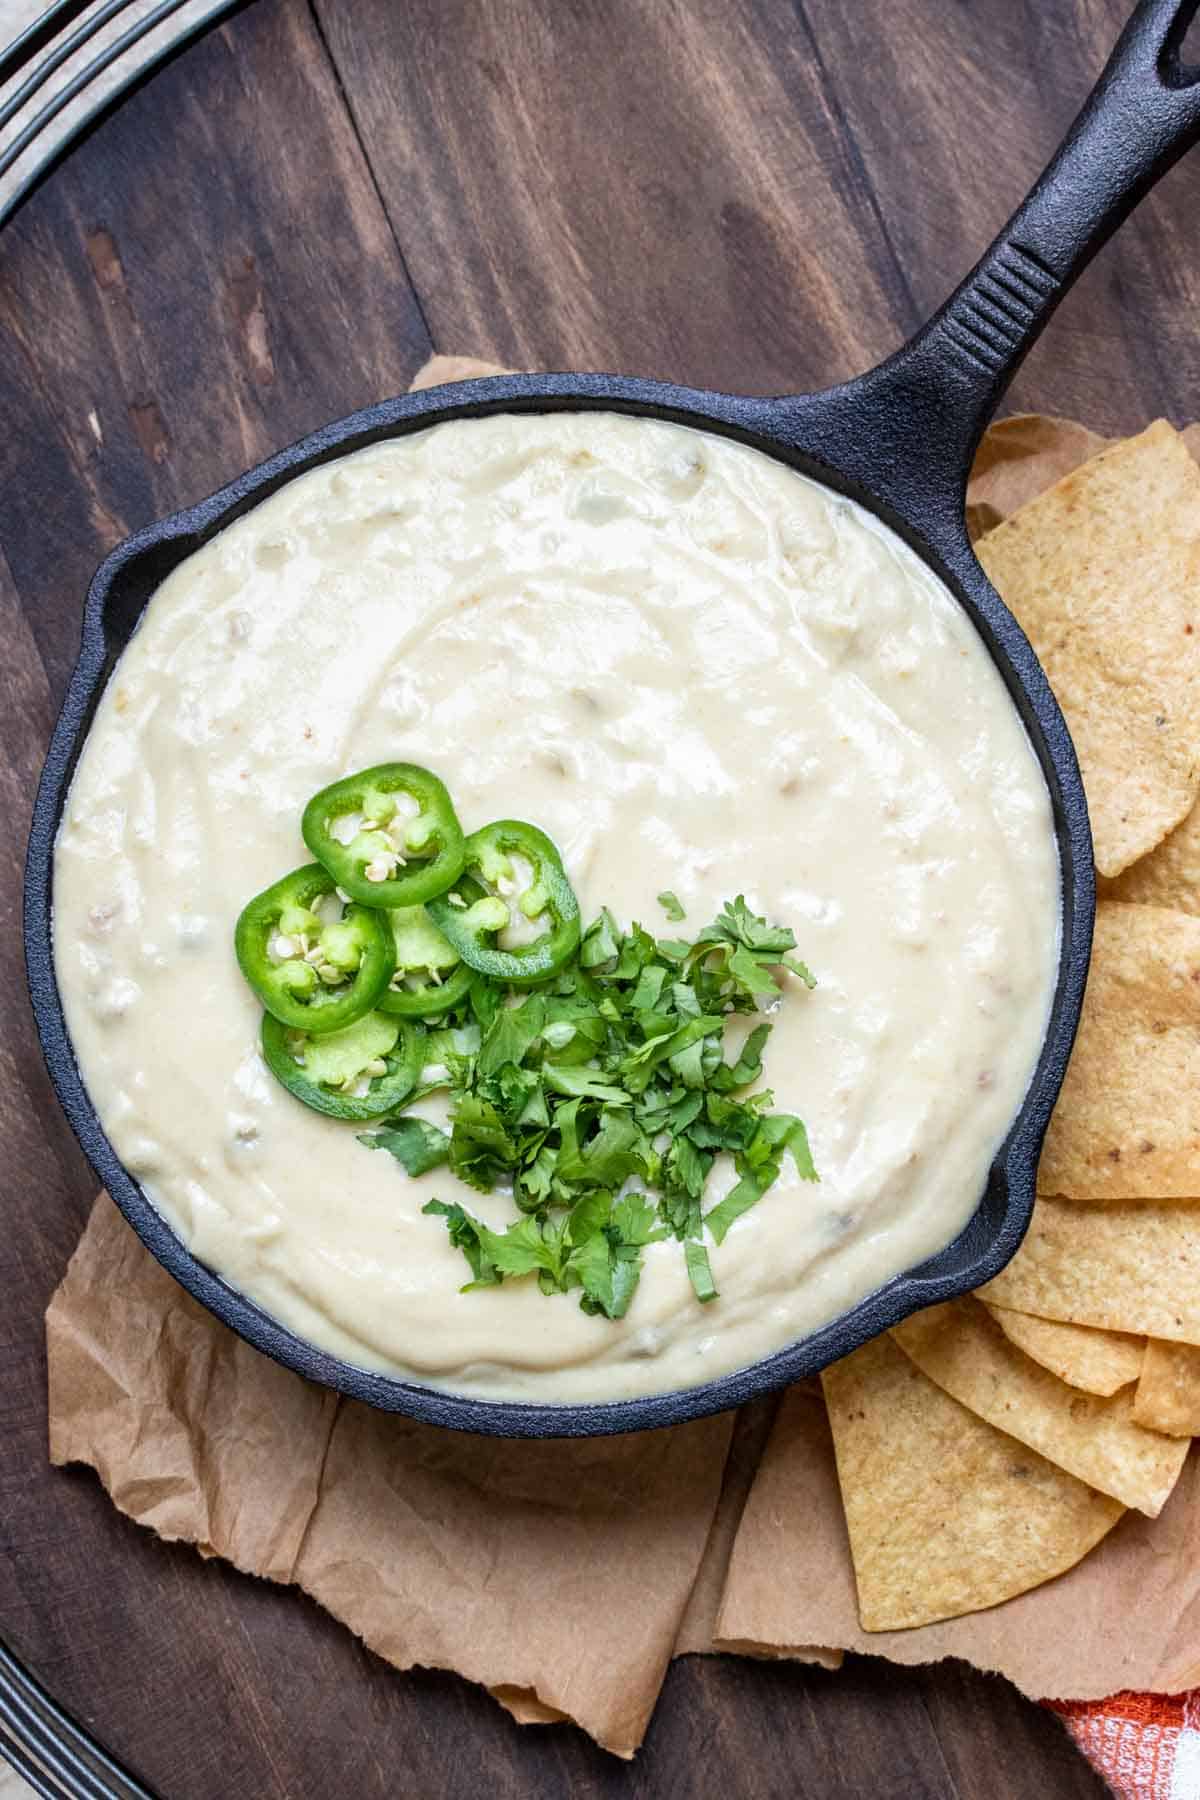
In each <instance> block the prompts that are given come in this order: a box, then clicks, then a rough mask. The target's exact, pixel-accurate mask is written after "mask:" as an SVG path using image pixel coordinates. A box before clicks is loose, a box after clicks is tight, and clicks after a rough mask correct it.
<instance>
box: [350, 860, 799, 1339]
mask: <svg viewBox="0 0 1200 1800" xmlns="http://www.w3.org/2000/svg"><path fill="white" fill-rule="evenodd" d="M659 901H660V904H661V905H662V907H663V909H664V911H665V912H666V914H667V916H668V918H669V919H670V920H671V921H672V923H676V922H678V921H679V920H680V919H682V918H683V916H684V912H683V908H682V906H680V904H679V902H678V900H677V899H676V897H675V895H674V894H672V893H670V892H664V893H663V894H661V895H660V896H659ZM795 942H796V940H795V937H794V935H793V933H792V932H791V931H790V930H788V929H787V928H786V927H785V926H778V925H770V924H768V922H767V921H766V919H763V918H759V917H758V916H757V915H756V914H755V913H754V912H752V911H751V909H750V907H749V906H748V905H747V903H746V900H745V898H744V897H743V896H741V895H739V896H738V898H737V899H736V900H732V901H729V902H728V903H727V904H726V905H725V906H724V907H723V908H722V910H721V912H720V914H719V916H718V917H717V918H716V919H715V920H714V922H713V923H712V924H711V925H709V926H707V927H706V928H705V930H703V931H701V932H700V933H699V934H698V935H697V937H696V938H695V939H694V940H693V941H692V942H686V941H684V940H680V939H663V938H660V939H656V938H654V937H652V936H651V934H650V933H649V932H647V931H645V930H643V929H642V927H641V926H640V925H634V926H632V927H631V928H630V929H629V930H628V931H625V930H623V929H622V928H621V926H620V925H619V924H618V923H617V921H616V919H615V918H614V917H613V915H612V914H611V913H610V912H607V911H605V912H602V913H601V914H600V916H599V917H598V918H597V919H596V920H595V922H594V923H593V924H592V925H591V926H589V928H588V929H587V930H586V931H585V932H584V934H583V936H582V939H581V941H580V946H579V951H578V954H577V956H576V958H575V959H574V960H573V961H572V962H571V963H569V964H568V965H567V967H566V968H565V969H562V970H560V971H559V973H558V974H557V975H555V976H553V977H551V978H550V979H549V980H548V981H547V982H546V983H544V984H543V985H542V986H541V987H540V988H538V989H536V990H535V991H533V992H528V993H517V992H512V991H510V992H506V991H504V990H502V989H500V988H497V987H495V986H494V985H492V984H490V983H487V982H484V981H478V982H476V983H475V984H474V985H473V987H472V989H471V991H470V993H469V995H468V997H467V998H466V999H465V1000H464V1001H463V1002H462V1004H461V1006H460V1007H459V1008H458V1009H457V1010H456V1011H455V1012H454V1013H452V1014H451V1015H449V1016H448V1017H447V1018H446V1020H445V1021H444V1023H443V1026H442V1028H441V1029H440V1030H439V1031H438V1032H436V1033H434V1034H431V1037H430V1043H429V1050H430V1054H431V1061H430V1062H429V1064H428V1066H427V1068H426V1071H425V1078H424V1081H423V1084H422V1085H421V1086H420V1087H419V1088H418V1089H417V1090H416V1092H415V1093H414V1094H413V1095H412V1096H410V1097H409V1099H408V1100H407V1101H406V1103H405V1106H406V1108H407V1107H410V1106H411V1105H413V1103H414V1102H415V1101H416V1100H419V1099H420V1098H422V1097H424V1096H425V1095H427V1094H429V1093H430V1092H432V1091H434V1089H435V1088H441V1089H444V1090H449V1093H450V1097H451V1117H450V1130H449V1132H448V1133H447V1132H446V1131H443V1130H441V1129H439V1127H437V1126H436V1125H432V1124H430V1123H428V1122H427V1121H426V1120H424V1119H420V1118H418V1117H416V1116H414V1115H413V1114H412V1113H410V1112H408V1111H406V1110H403V1109H402V1110H401V1112H400V1113H399V1114H398V1115H396V1116H394V1117H392V1118H390V1119H388V1120H386V1121H385V1122H384V1123H383V1125H382V1126H381V1127H379V1128H377V1129H376V1130H374V1131H372V1132H369V1133H364V1134H363V1136H362V1138H361V1140H360V1141H361V1142H362V1143H364V1144H367V1145H368V1146H369V1147H370V1148H371V1149H376V1150H387V1151H389V1152H390V1153H391V1154H392V1155H393V1156H394V1157H396V1159H397V1160H398V1161H399V1162H400V1163H402V1164H403V1166H404V1167H405V1169H407V1170H408V1172H409V1173H410V1174H412V1175H418V1174H424V1173H426V1172H427V1171H428V1170H430V1169H434V1168H438V1167H440V1166H442V1165H446V1166H448V1167H449V1168H450V1170H451V1171H452V1173H453V1174H455V1175H456V1176H458V1178H459V1179H460V1180H461V1181H463V1182H465V1183H466V1184H467V1186H469V1187H472V1188H475V1189H476V1190H477V1191H478V1192H480V1193H491V1192H493V1191H494V1190H495V1189H497V1188H499V1187H504V1188H505V1189H511V1192H512V1198H513V1203H514V1206H515V1208H516V1213H517V1216H516V1217H515V1218H514V1219H513V1221H512V1223H511V1224H509V1225H508V1227H507V1229H506V1230H504V1231H495V1230H493V1229H492V1228H491V1227H490V1226H488V1225H487V1224H485V1223H484V1221H483V1220H481V1219H479V1218H476V1217H475V1216H474V1215H473V1214H472V1213H471V1212H469V1211H468V1210H467V1209H466V1207H464V1206H462V1205H460V1204H459V1203H458V1202H453V1203H447V1202H444V1201H442V1200H431V1201H430V1202H429V1204H428V1205H427V1206H426V1207H425V1209H424V1210H425V1211H426V1212H427V1213H430V1214H433V1215H435V1216H438V1217H441V1218H442V1219H444V1220H445V1223H446V1229H447V1231H448V1233H449V1236H450V1241H451V1243H452V1244H454V1245H455V1247H456V1248H457V1249H459V1250H461V1251H462V1253H463V1256H464V1258H465V1259H466V1263H467V1266H468V1269H469V1271H470V1275H471V1279H470V1281H469V1282H468V1283H467V1288H476V1287H492V1286H495V1285H496V1284H498V1283H500V1282H503V1281H505V1280H516V1279H520V1278H522V1277H528V1276H536V1277H537V1280H538V1283H539V1285H540V1286H541V1288H542V1290H543V1292H545V1293H548V1294H554V1293H570V1292H572V1291H577V1292H578V1293H579V1304H580V1306H581V1307H582V1308H583V1310H584V1311H585V1312H588V1313H597V1314H600V1315H602V1316H603V1317H605V1318H609V1319H619V1318H621V1317H622V1316H623V1315H624V1313H625V1312H626V1311H627V1309H628V1307H629V1304H630V1302H631V1300H632V1299H633V1295H634V1293H635V1291H636V1289H637V1285H638V1281H639V1279H640V1276H641V1268H642V1254H643V1251H644V1249H645V1247H646V1246H647V1245H648V1244H653V1243H658V1242H660V1241H662V1240H664V1239H668V1238H676V1239H678V1240H679V1241H680V1243H681V1244H682V1246H683V1256H684V1262H685V1266H686V1268H687V1272H688V1277H689V1279H690V1281H691V1285H692V1289H693V1291H694V1293H695V1295H696V1298H697V1300H698V1301H700V1302H701V1303H703V1304H708V1303H709V1302H710V1301H712V1300H714V1299H716V1297H717V1286H716V1282H715V1281H714V1279H713V1272H712V1268H711V1265H710V1263H709V1255H708V1249H707V1247H706V1239H708V1240H711V1242H712V1243H714V1244H718V1245H719V1244H721V1243H722V1242H723V1241H724V1238H725V1235H726V1233H727V1232H728V1231H729V1229H730V1227H731V1226H732V1225H733V1223H734V1221H735V1220H736V1219H739V1218H741V1216H742V1215H743V1214H744V1213H746V1212H747V1211H748V1210H749V1209H750V1208H751V1207H752V1206H754V1205H755V1204H756V1203H757V1201H758V1200H760V1199H761V1198H762V1196H763V1194H765V1193H766V1191H767V1189H768V1188H769V1187H770V1186H771V1184H772V1183H773V1182H774V1181H776V1180H777V1179H778V1177H779V1174H780V1171H781V1170H782V1167H783V1163H784V1160H785V1158H786V1157H787V1156H790V1157H791V1158H792V1161H793V1163H794V1164H795V1167H796V1170H797V1172H798V1173H799V1174H800V1176H801V1177H802V1178H803V1179H804V1180H806V1181H815V1180H816V1179H817V1172H816V1169H815V1167H814V1165H813V1160H812V1155H811V1152H810V1150H809V1145H808V1138H807V1135H806V1133H805V1129H804V1126H803V1124H802V1122H801V1121H800V1120H799V1119H797V1118H794V1117H793V1116H792V1115H791V1114H789V1113H773V1112H772V1111H771V1110H770V1108H771V1105H772V1097H771V1095H770V1093H768V1092H764V1091H762V1090H761V1089H760V1090H758V1091H756V1092H752V1093H751V1092H747V1090H748V1089H749V1088H751V1086H752V1085H753V1084H754V1083H755V1082H757V1081H759V1080H760V1078H761V1076H762V1072H763V1054H764V1051H765V1049H766V1045H767V1041H768V1039H769V1037H770V1034H771V1026H770V1022H769V1021H768V1020H765V1019H763V1018H761V1016H759V1017H758V1019H757V1022H755V1023H754V1024H753V1025H752V1027H751V1029H750V1030H749V1031H748V1032H747V1033H746V1034H745V1036H744V1038H743V1039H740V1040H739V1041H740V1048H738V1049H735V1050H734V1051H732V1052H731V1056H732V1060H727V1058H726V1045H725V1027H726V1023H727V1021H728V1019H729V1018H730V1016H731V1015H733V1014H737V1013H741V1014H746V1015H750V1016H751V1018H753V1017H754V1015H758V1014H759V1007H760V1003H761V1002H762V1001H763V1000H768V1001H776V1002H777V1000H778V997H779V996H780V994H781V992H782V990H781V987H780V981H779V971H780V970H781V969H787V970H789V971H790V972H791V973H792V974H794V975H796V976H797V977H798V979H799V980H800V981H801V982H802V983H803V984H804V986H805V987H812V986H813V985H814V982H813V977H812V975H811V974H810V973H809V971H808V970H807V969H806V968H805V966H804V964H803V963H801V962H799V961H798V960H797V959H796V958H795V957H793V956H792V955H791V952H792V951H793V950H794V949H795ZM722 1154H724V1155H725V1156H727V1157H729V1158H730V1159H731V1160H732V1163H733V1168H734V1172H735V1175H736V1180H735V1182H734V1185H733V1186H732V1187H731V1188H730V1189H729V1191H728V1192H727V1193H726V1194H725V1195H724V1197H723V1198H722V1199H720V1200H718V1201H717V1202H716V1204H715V1205H712V1206H710V1207H709V1208H708V1210H707V1211H706V1210H705V1208H704V1194H705V1188H706V1184H707V1182H708V1179H709V1176H710V1174H711V1172H712V1168H713V1164H714V1162H715V1160H716V1158H717V1157H718V1155H722Z"/></svg>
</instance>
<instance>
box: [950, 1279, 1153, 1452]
mask: <svg viewBox="0 0 1200 1800" xmlns="http://www.w3.org/2000/svg"><path fill="white" fill-rule="evenodd" d="M984 1304H985V1305H986V1306H987V1309H988V1311H989V1312H990V1313H991V1315H992V1317H993V1319H995V1321H996V1323H997V1325H998V1326H999V1327H1000V1329H1001V1331H1002V1332H1003V1333H1004V1335H1005V1337H1006V1338H1007V1339H1008V1341H1009V1343H1011V1344H1015V1345H1016V1346H1017V1349H1018V1350H1023V1351H1024V1352H1025V1354H1026V1356H1032V1358H1033V1360H1034V1362H1035V1363H1041V1365H1042V1367H1043V1369H1049V1370H1050V1373H1051V1374H1052V1375H1057V1376H1058V1378H1059V1380H1060V1381H1065V1382H1067V1383H1068V1384H1069V1385H1070V1386H1071V1387H1075V1388H1082V1389H1083V1391H1084V1393H1085V1394H1104V1395H1106V1396H1107V1395H1109V1394H1115V1393H1117V1392H1118V1390H1119V1389H1120V1388H1123V1387H1128V1386H1129V1384H1130V1382H1131V1381H1136V1380H1137V1378H1138V1376H1139V1375H1140V1374H1141V1372H1142V1358H1143V1357H1144V1355H1145V1353H1146V1340H1145V1338H1141V1337H1131V1336H1130V1335H1129V1333H1128V1332H1125V1331H1097V1330H1096V1328H1095V1327H1094V1326H1092V1325H1064V1324H1062V1322H1061V1321H1060V1320H1058V1319H1038V1318H1035V1317H1034V1315H1033V1314H1032V1313H1023V1312H1012V1311H1010V1309H1009V1308H1008V1307H1006V1306H996V1305H994V1304H989V1303H988V1302H986V1301H985V1302H984ZM1141 1422H1142V1423H1145V1422H1146V1421H1144V1420H1143V1421H1141Z"/></svg>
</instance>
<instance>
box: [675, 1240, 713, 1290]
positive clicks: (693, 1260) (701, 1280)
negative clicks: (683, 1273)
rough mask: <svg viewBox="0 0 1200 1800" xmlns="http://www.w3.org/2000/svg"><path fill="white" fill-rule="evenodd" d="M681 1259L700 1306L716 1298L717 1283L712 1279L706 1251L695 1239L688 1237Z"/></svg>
mask: <svg viewBox="0 0 1200 1800" xmlns="http://www.w3.org/2000/svg"><path fill="white" fill-rule="evenodd" d="M683 1259H684V1262H685V1263H686V1264H687V1272H688V1280H689V1281H690V1282H691V1284H692V1290H693V1292H694V1293H695V1296H696V1298H697V1300H699V1302H700V1304H701V1306H707V1305H708V1303H709V1301H710V1300H715V1299H716V1298H717V1284H716V1282H715V1281H714V1280H713V1272H712V1265H711V1264H710V1262H709V1260H708V1251H707V1250H706V1249H705V1248H704V1245H703V1244H701V1243H700V1242H698V1240H697V1239H695V1238H690V1239H689V1240H688V1242H687V1243H686V1244H685V1245H684V1246H683Z"/></svg>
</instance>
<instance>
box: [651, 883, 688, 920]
mask: <svg viewBox="0 0 1200 1800" xmlns="http://www.w3.org/2000/svg"><path fill="white" fill-rule="evenodd" d="M658 904H659V905H660V906H661V907H662V909H663V911H664V912H665V913H666V915H667V917H668V919H670V921H671V923H672V925H678V923H679V921H680V920H681V919H686V918H687V914H686V913H685V912H684V910H683V907H682V906H681V905H680V903H679V897H678V895H677V894H673V893H672V892H671V890H670V888H665V889H664V890H663V892H662V893H661V894H660V895H659V896H658Z"/></svg>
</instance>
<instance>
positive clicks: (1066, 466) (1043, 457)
mask: <svg viewBox="0 0 1200 1800" xmlns="http://www.w3.org/2000/svg"><path fill="white" fill-rule="evenodd" d="M1112 441H1113V440H1112V439H1111V438H1102V437H1100V436H1099V435H1098V433H1096V432H1094V431H1089V430H1088V428H1087V426H1086V425H1079V424H1077V423H1076V422H1075V420H1074V419H1056V418H1054V417H1053V416H1051V415H1049V414H1046V413H1013V414H1011V415H1010V417H1008V418H1007V419H1000V420H998V421H997V423H996V424H994V425H989V426H988V428H987V430H986V431H985V432H984V434H983V437H982V439H981V440H980V444H979V449H978V450H977V451H976V452H975V462H974V465H973V467H972V469H971V479H970V481H969V482H968V483H967V533H968V536H969V537H970V539H971V541H972V543H974V541H975V539H976V538H979V537H982V536H983V534H984V532H985V531H994V530H995V528H996V526H997V525H999V524H1001V523H1002V521H1003V520H1005V519H1007V518H1009V517H1010V516H1011V515H1012V514H1013V513H1015V512H1016V510H1017V508H1018V507H1019V506H1024V505H1025V504H1026V502H1027V501H1029V500H1032V499H1034V498H1035V497H1036V495H1038V494H1041V493H1044V492H1045V490H1046V489H1047V488H1048V487H1050V486H1051V485H1052V484H1053V483H1054V482H1056V481H1061V480H1062V478H1063V476H1064V475H1069V474H1070V473H1071V471H1072V469H1077V468H1078V467H1079V465H1080V463H1085V462H1087V461H1088V460H1089V459H1090V458H1091V457H1093V456H1098V455H1099V454H1100V452H1101V450H1104V449H1107V447H1108V445H1109V444H1110V443H1112Z"/></svg>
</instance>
